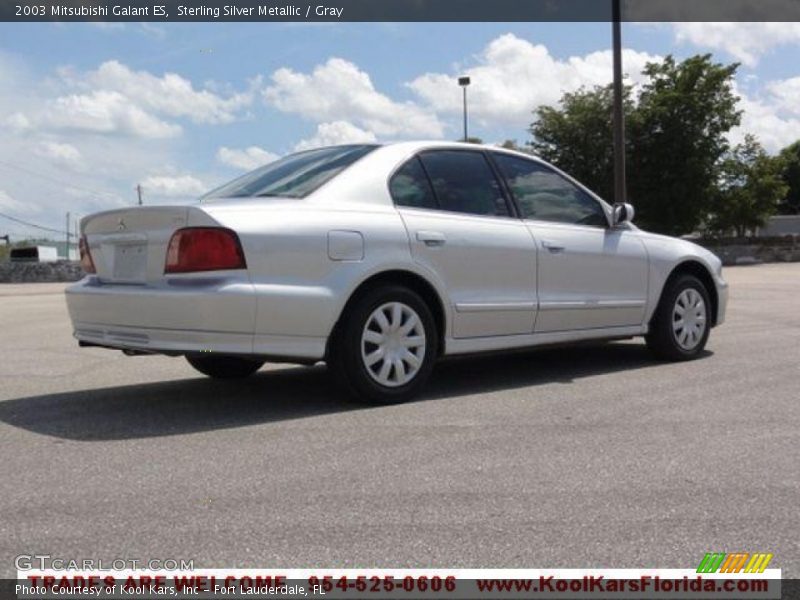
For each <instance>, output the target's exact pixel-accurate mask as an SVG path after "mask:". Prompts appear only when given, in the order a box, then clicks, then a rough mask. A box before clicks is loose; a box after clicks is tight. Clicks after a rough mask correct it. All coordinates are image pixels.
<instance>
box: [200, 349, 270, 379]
mask: <svg viewBox="0 0 800 600" xmlns="http://www.w3.org/2000/svg"><path fill="white" fill-rule="evenodd" d="M186 360H187V361H188V362H189V364H190V365H192V366H193V367H194V368H195V369H197V370H198V371H200V372H201V373H202V374H203V375H208V376H209V377H213V378H215V379H241V378H243V377H249V376H250V375H252V374H253V373H255V372H256V371H258V370H259V369H260V368H261V367H262V366H263V365H264V361H261V360H254V359H249V358H243V357H239V356H216V355H213V354H208V355H203V354H187V355H186Z"/></svg>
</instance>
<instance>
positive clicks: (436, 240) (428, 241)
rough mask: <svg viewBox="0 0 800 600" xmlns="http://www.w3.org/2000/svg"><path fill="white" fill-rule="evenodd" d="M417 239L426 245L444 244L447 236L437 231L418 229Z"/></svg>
mask: <svg viewBox="0 0 800 600" xmlns="http://www.w3.org/2000/svg"><path fill="white" fill-rule="evenodd" d="M417 241H418V242H422V243H424V244H425V245H426V246H444V243H445V242H446V241H447V238H445V237H444V234H443V233H441V232H439V231H418V232H417Z"/></svg>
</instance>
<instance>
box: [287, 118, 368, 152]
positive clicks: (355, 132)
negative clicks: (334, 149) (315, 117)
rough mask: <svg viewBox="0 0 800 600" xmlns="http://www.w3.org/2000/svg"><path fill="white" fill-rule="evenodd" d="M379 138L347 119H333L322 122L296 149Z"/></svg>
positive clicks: (357, 142)
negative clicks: (328, 121)
mask: <svg viewBox="0 0 800 600" xmlns="http://www.w3.org/2000/svg"><path fill="white" fill-rule="evenodd" d="M376 140H377V138H376V137H375V134H374V133H372V132H371V131H366V130H364V129H360V128H358V127H356V126H355V125H353V124H352V123H349V122H347V121H333V122H332V123H320V124H319V125H318V126H317V131H316V133H315V134H314V135H313V136H312V137H310V138H308V139H305V140H301V141H300V142H298V143H297V145H296V146H295V150H298V151H299V150H310V149H311V148H319V147H321V146H335V145H337V144H362V143H371V142H375V141H376Z"/></svg>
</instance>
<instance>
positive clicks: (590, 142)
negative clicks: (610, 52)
mask: <svg viewBox="0 0 800 600" xmlns="http://www.w3.org/2000/svg"><path fill="white" fill-rule="evenodd" d="M613 102H614V95H613V91H612V88H611V86H604V87H601V86H597V87H595V88H593V89H585V88H582V89H580V90H578V91H577V92H573V93H569V94H564V96H563V97H562V98H561V103H560V106H559V107H553V106H542V107H540V108H539V109H538V110H537V111H536V116H537V119H536V122H535V123H533V124H532V125H531V128H530V133H531V134H532V135H533V140H532V141H531V143H530V146H531V148H532V149H533V151H534V152H535V153H536V154H538V155H539V156H541V157H542V158H543V159H545V160H546V161H548V162H551V163H553V164H554V165H556V166H557V167H559V168H560V169H562V170H564V171H566V172H567V173H569V174H570V175H572V176H573V177H575V178H576V179H577V180H578V181H580V182H581V183H583V184H584V185H585V186H587V187H588V188H589V189H591V190H593V191H594V192H595V193H597V194H598V195H599V196H600V197H602V198H607V199H609V200H612V201H613V196H614V154H613V148H612V144H611V140H612V135H613V134H612V114H613ZM624 106H625V112H626V113H627V117H628V118H630V113H631V112H632V109H633V104H632V102H631V98H630V88H625V104H624Z"/></svg>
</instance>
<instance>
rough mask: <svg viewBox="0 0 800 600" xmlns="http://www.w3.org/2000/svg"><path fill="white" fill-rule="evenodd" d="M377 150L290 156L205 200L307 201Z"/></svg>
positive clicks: (367, 147)
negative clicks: (348, 168) (350, 167)
mask: <svg viewBox="0 0 800 600" xmlns="http://www.w3.org/2000/svg"><path fill="white" fill-rule="evenodd" d="M375 148H377V146H375V145H362V144H360V145H350V146H333V147H329V148H319V149H316V150H308V151H306V152H298V153H296V154H290V155H289V156H285V157H283V158H281V159H280V160H276V161H275V162H273V163H270V164H268V165H264V166H263V167H260V168H258V169H256V170H255V171H252V172H251V173H248V174H247V175H242V176H241V177H239V178H238V179H234V180H233V181H232V182H230V183H227V184H225V185H223V186H222V187H219V188H217V189H216V190H214V191H212V192H209V193H208V194H206V195H205V196H204V197H203V201H207V200H215V199H218V198H253V197H258V196H261V197H266V196H282V197H284V198H303V197H305V196H307V195H309V194H310V193H311V192H313V191H314V190H316V189H317V188H319V187H320V186H322V184H324V183H326V182H327V181H330V180H331V179H333V178H334V177H335V176H336V175H338V174H339V173H341V172H342V171H343V170H344V169H346V168H347V167H349V166H350V165H352V164H353V163H354V162H356V161H357V160H358V159H360V158H362V157H363V156H365V155H367V154H369V153H370V152H372V151H373V150H374V149H375Z"/></svg>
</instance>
